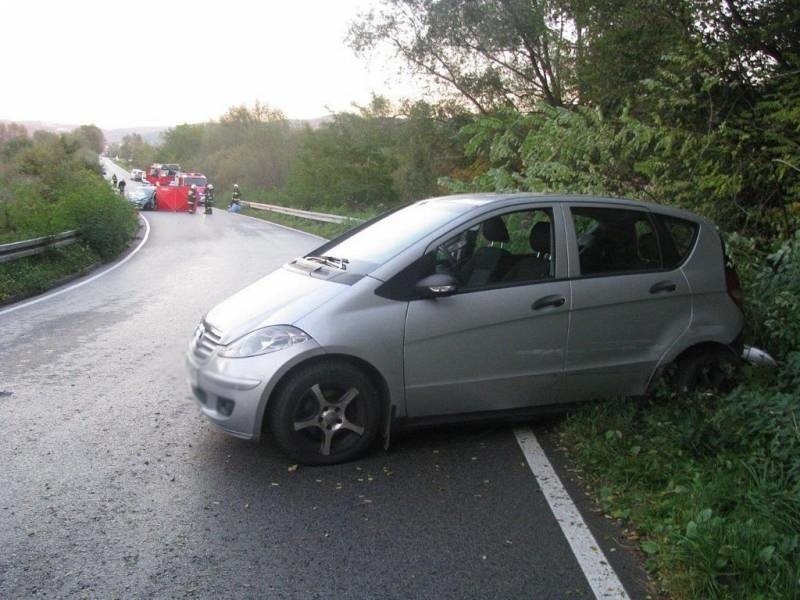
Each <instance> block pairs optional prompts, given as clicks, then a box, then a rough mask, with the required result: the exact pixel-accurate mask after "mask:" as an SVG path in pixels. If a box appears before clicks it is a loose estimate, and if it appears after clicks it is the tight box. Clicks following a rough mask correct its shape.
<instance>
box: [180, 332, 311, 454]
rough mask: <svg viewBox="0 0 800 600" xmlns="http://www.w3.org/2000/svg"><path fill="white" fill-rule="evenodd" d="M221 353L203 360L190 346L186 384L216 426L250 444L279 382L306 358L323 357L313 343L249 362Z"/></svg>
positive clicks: (259, 433)
mask: <svg viewBox="0 0 800 600" xmlns="http://www.w3.org/2000/svg"><path fill="white" fill-rule="evenodd" d="M220 350H221V347H220V348H218V349H217V350H216V351H215V352H214V353H213V354H212V355H211V356H209V357H208V358H206V359H201V358H198V357H197V355H195V353H194V351H193V348H192V347H191V346H190V348H189V351H188V352H187V353H186V370H187V374H188V377H187V383H188V384H189V388H190V390H191V392H192V396H193V397H194V399H195V401H196V402H197V404H198V406H199V407H200V410H201V411H202V412H203V414H204V415H205V416H206V417H207V418H208V420H209V421H211V423H212V424H213V425H215V426H216V427H218V428H219V429H221V430H222V431H224V432H225V433H228V434H230V435H232V436H235V437H238V438H242V439H247V440H257V439H258V438H259V437H260V435H261V426H262V422H263V418H264V411H265V409H266V402H267V399H268V397H269V394H270V393H271V392H272V390H273V389H274V387H275V384H276V383H277V382H278V381H279V380H280V378H281V377H283V375H284V374H285V373H286V372H287V371H288V370H289V369H291V368H292V367H293V366H294V365H296V364H298V363H300V362H301V361H303V360H305V359H306V358H308V357H311V356H314V355H318V354H322V350H321V349H320V347H319V345H318V344H317V343H316V342H314V341H313V340H308V341H306V342H303V343H302V344H297V345H296V346H292V347H290V348H286V349H284V350H279V351H277V352H272V353H269V354H263V355H261V356H252V357H248V358H224V357H221V356H219V351H220Z"/></svg>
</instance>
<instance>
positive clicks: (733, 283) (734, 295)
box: [725, 265, 744, 310]
mask: <svg viewBox="0 0 800 600" xmlns="http://www.w3.org/2000/svg"><path fill="white" fill-rule="evenodd" d="M725 286H726V287H727V288H728V295H729V296H730V297H731V300H733V301H734V302H735V303H736V306H738V307H739V310H744V292H742V284H741V283H740V282H739V276H738V275H737V274H736V271H734V270H733V267H729V266H727V265H726V266H725Z"/></svg>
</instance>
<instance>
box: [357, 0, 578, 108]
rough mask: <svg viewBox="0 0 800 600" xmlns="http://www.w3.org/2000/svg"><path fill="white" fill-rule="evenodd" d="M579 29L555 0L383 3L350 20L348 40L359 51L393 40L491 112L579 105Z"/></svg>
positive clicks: (423, 71) (421, 70)
mask: <svg viewBox="0 0 800 600" xmlns="http://www.w3.org/2000/svg"><path fill="white" fill-rule="evenodd" d="M574 28H575V27H574V22H573V20H572V18H571V17H570V15H569V14H568V13H567V11H566V10H565V6H564V3H563V2H559V1H557V0H501V1H499V2H493V1H489V0H384V1H383V3H382V4H381V6H380V7H379V8H377V9H373V10H371V11H369V12H368V13H366V14H365V15H363V16H362V17H361V18H360V19H359V20H358V21H357V22H355V23H354V24H353V25H352V27H351V30H350V35H349V42H350V45H351V46H352V47H353V48H354V49H355V50H356V51H357V52H360V53H365V52H368V51H374V50H377V49H378V48H379V47H381V46H383V45H388V46H389V47H390V48H391V49H392V50H393V51H394V52H395V53H396V54H397V55H398V56H400V57H401V58H402V59H404V60H405V61H406V62H407V63H408V65H409V66H410V67H411V68H412V69H413V70H414V72H416V73H417V74H419V75H422V76H425V77H428V78H430V79H432V80H433V82H434V83H435V84H438V85H439V86H440V87H443V88H444V89H445V90H449V91H455V92H456V93H457V95H458V96H459V97H461V98H462V99H463V100H464V101H465V102H467V103H468V104H469V105H470V106H471V107H472V108H473V109H475V110H477V111H478V112H480V113H482V114H486V113H488V112H490V111H491V110H493V109H495V108H498V107H511V108H514V109H529V108H531V107H532V106H534V105H535V103H536V102H537V101H538V100H542V101H544V102H546V103H547V104H550V105H552V106H562V105H565V104H569V103H571V102H573V101H574V99H575V85H574V77H573V71H572V65H573V63H574V43H573V40H571V39H570V32H571V31H572V30H574Z"/></svg>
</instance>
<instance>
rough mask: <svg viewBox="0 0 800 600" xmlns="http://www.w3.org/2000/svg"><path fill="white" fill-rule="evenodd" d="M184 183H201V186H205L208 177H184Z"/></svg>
mask: <svg viewBox="0 0 800 600" xmlns="http://www.w3.org/2000/svg"><path fill="white" fill-rule="evenodd" d="M183 184H184V185H199V186H200V187H204V186H205V185H206V178H205V177H184V178H183Z"/></svg>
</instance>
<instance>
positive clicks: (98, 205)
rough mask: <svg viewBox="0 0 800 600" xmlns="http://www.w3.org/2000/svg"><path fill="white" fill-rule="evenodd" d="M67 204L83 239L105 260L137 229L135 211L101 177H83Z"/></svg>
mask: <svg viewBox="0 0 800 600" xmlns="http://www.w3.org/2000/svg"><path fill="white" fill-rule="evenodd" d="M66 206H67V207H68V210H69V212H70V214H71V215H72V217H73V219H74V222H75V224H76V225H77V227H78V230H79V231H80V233H81V235H82V236H83V239H84V240H86V242H87V243H88V244H89V246H91V247H92V249H93V250H94V251H95V252H97V254H99V255H100V257H101V258H102V259H103V260H104V261H109V260H112V259H113V258H115V257H116V256H117V255H118V254H119V253H120V252H122V251H123V250H124V249H125V246H126V245H127V244H128V242H129V241H130V239H131V238H132V237H133V235H134V234H135V232H136V228H137V219H136V211H135V210H134V209H133V208H132V207H131V205H130V204H128V202H126V201H125V200H124V199H123V198H121V197H119V196H117V195H116V194H114V193H113V192H111V191H110V190H109V188H108V186H107V185H105V183H103V182H102V181H101V180H98V179H95V178H91V177H85V181H84V182H83V183H82V185H80V186H77V187H76V188H75V189H74V190H73V191H72V193H71V194H70V197H69V198H68V199H67V202H66Z"/></svg>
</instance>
